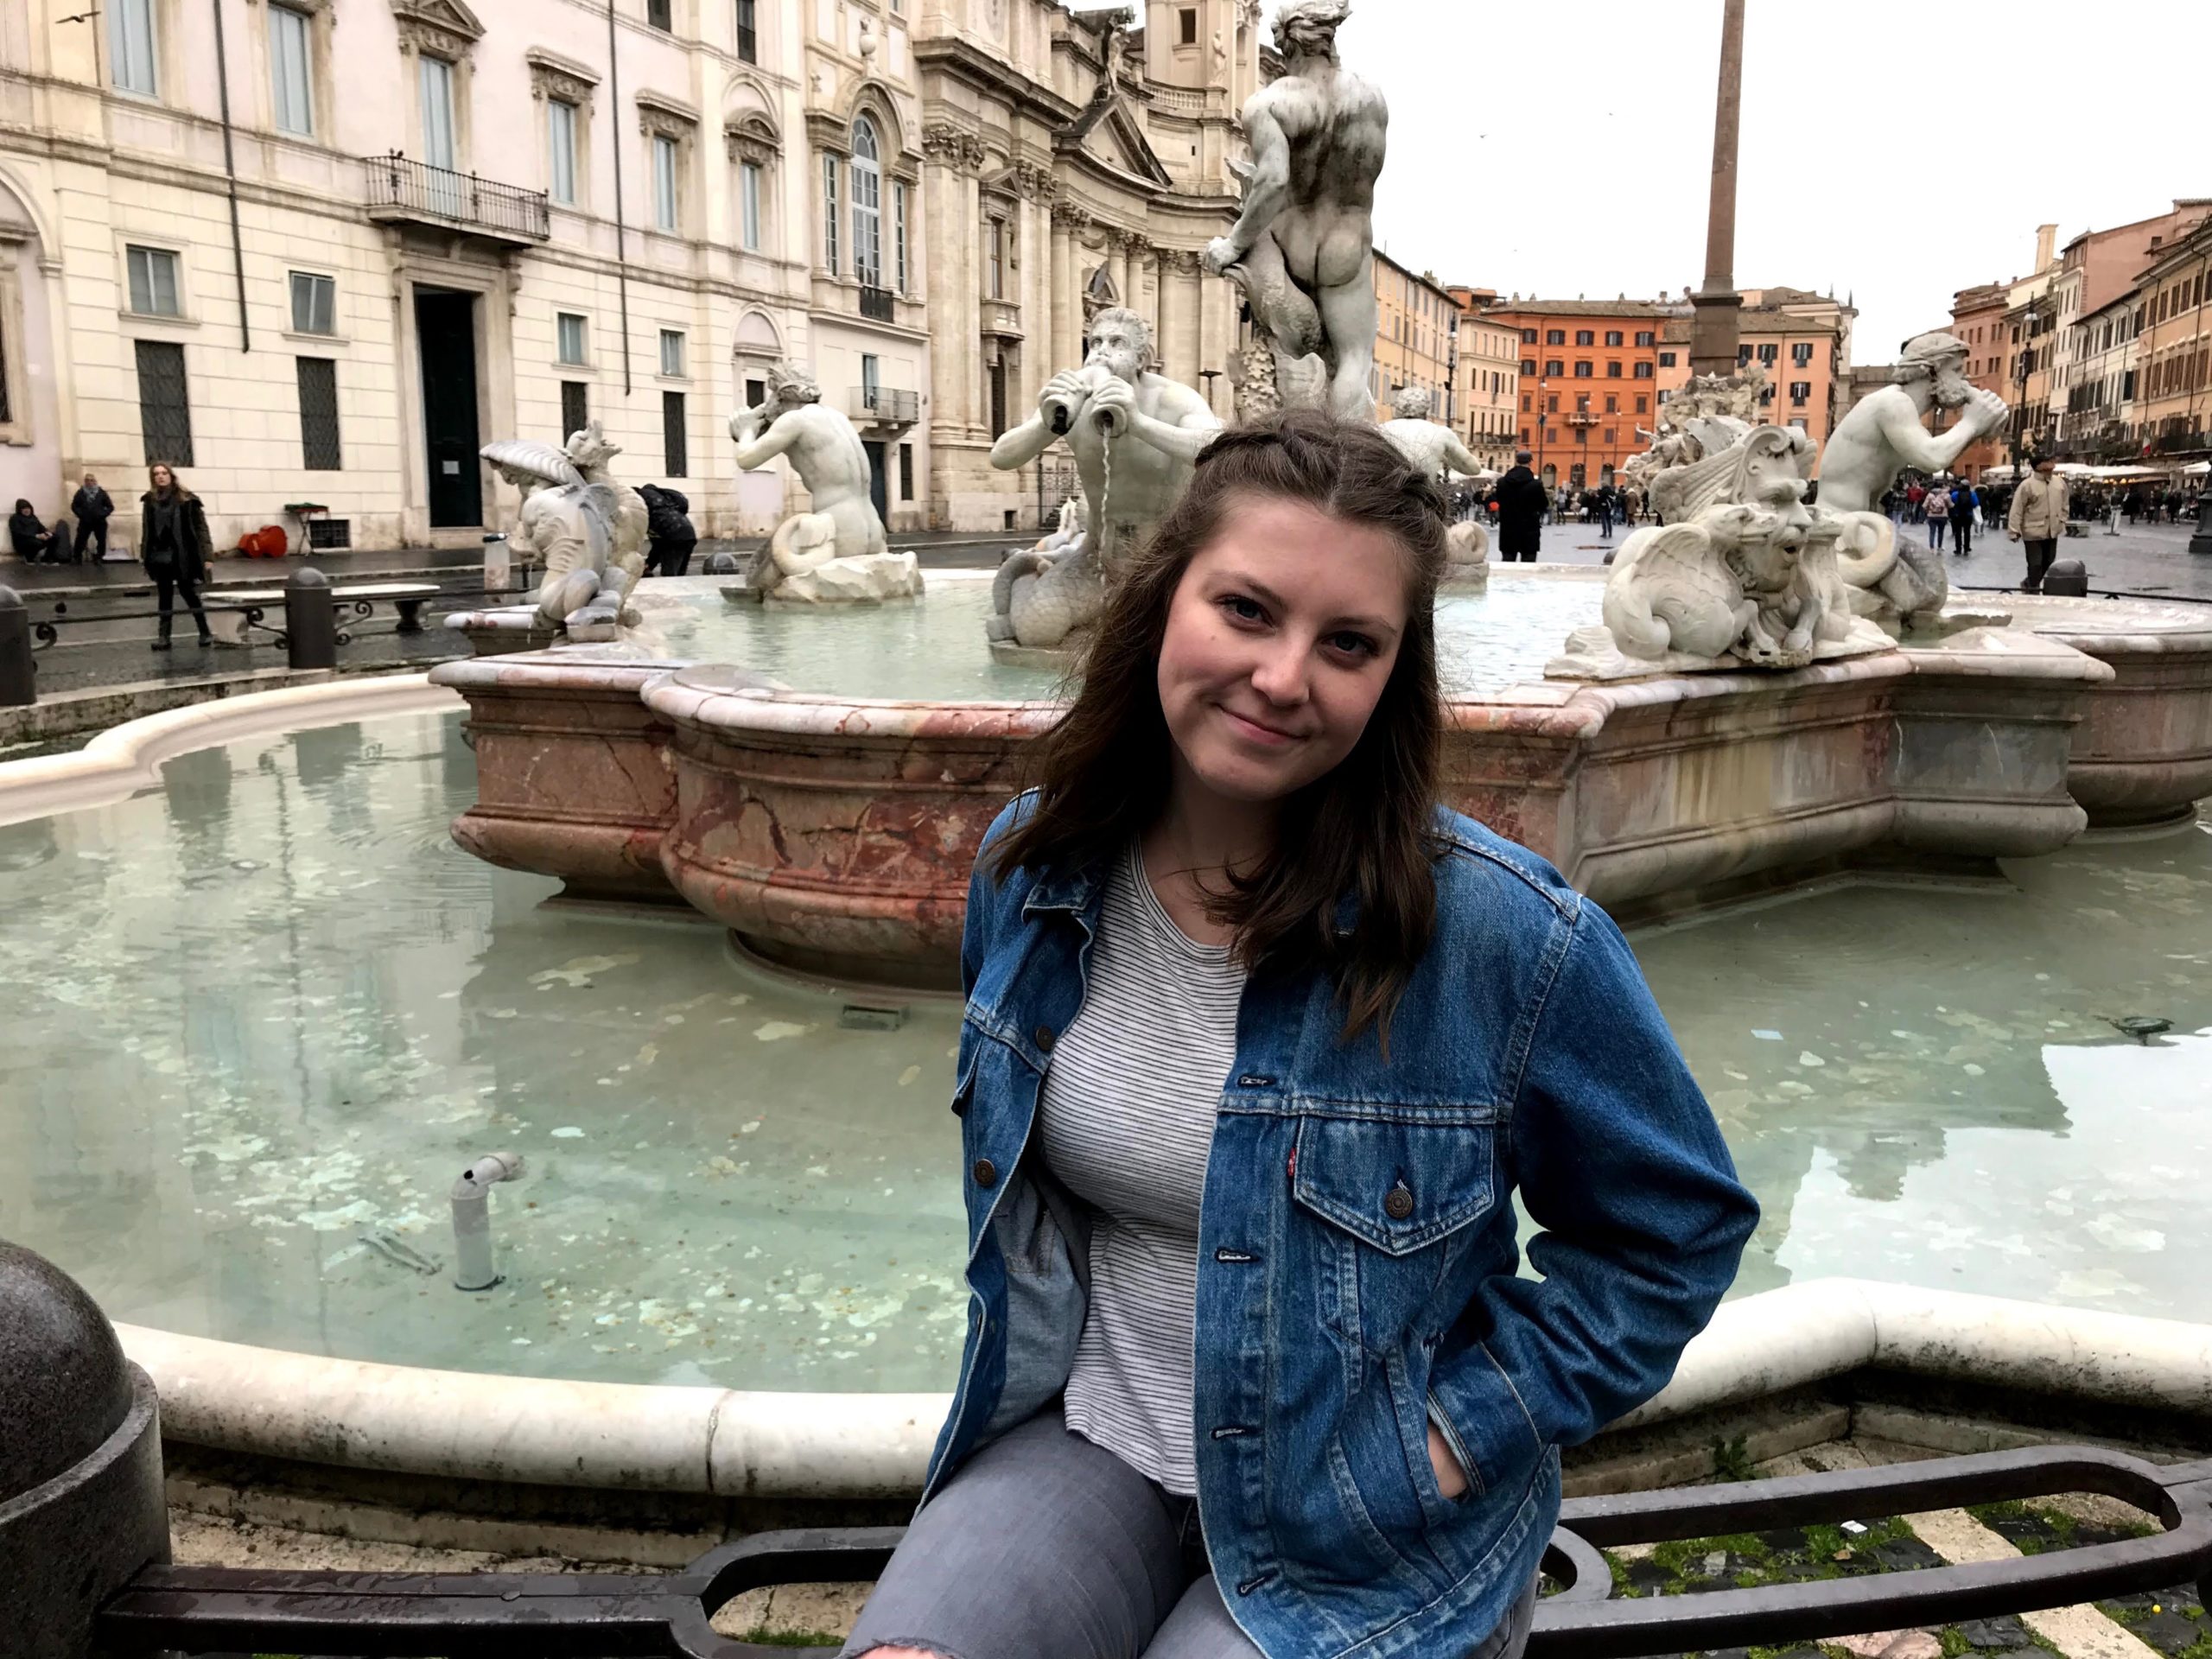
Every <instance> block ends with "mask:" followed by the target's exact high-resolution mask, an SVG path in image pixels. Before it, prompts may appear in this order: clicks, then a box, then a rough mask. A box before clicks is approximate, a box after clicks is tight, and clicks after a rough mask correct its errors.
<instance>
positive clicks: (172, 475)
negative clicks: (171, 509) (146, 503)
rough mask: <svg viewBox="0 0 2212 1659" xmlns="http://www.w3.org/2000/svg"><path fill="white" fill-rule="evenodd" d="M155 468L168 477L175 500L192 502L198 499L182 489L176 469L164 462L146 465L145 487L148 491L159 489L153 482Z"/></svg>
mask: <svg viewBox="0 0 2212 1659" xmlns="http://www.w3.org/2000/svg"><path fill="white" fill-rule="evenodd" d="M156 467H159V468H160V469H161V470H162V472H165V473H167V474H168V475H169V487H170V488H171V489H173V490H175V492H176V499H178V500H180V501H193V500H197V499H199V498H198V497H196V496H194V494H193V493H192V492H191V491H190V490H188V489H186V488H185V487H184V480H183V479H182V478H181V477H180V476H179V475H178V474H177V470H176V468H175V467H172V466H170V465H169V464H168V462H167V461H148V462H147V463H146V487H147V488H148V489H149V490H154V489H159V488H160V487H161V486H159V485H157V484H156V483H155V482H154V471H155V469H156Z"/></svg>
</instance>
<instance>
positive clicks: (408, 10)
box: [391, 0, 484, 52]
mask: <svg viewBox="0 0 2212 1659" xmlns="http://www.w3.org/2000/svg"><path fill="white" fill-rule="evenodd" d="M391 11H392V16H395V17H397V19H398V20H399V32H400V36H401V38H402V39H410V38H411V39H412V40H413V41H415V43H416V45H417V46H430V47H434V48H443V49H446V50H448V51H454V52H462V51H466V50H467V48H469V47H471V46H473V45H474V44H475V43H476V42H477V41H480V40H482V39H483V38H484V25H483V24H482V23H481V22H479V21H478V20H477V16H476V14H475V13H474V12H473V11H471V10H469V9H468V8H467V6H466V5H463V4H462V3H461V0H391Z"/></svg>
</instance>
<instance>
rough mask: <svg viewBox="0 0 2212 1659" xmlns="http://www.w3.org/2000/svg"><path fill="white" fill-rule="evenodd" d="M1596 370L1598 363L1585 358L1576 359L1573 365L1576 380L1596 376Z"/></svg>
mask: <svg viewBox="0 0 2212 1659" xmlns="http://www.w3.org/2000/svg"><path fill="white" fill-rule="evenodd" d="M1597 372H1598V365H1596V364H1594V363H1592V362H1591V361H1590V359H1587V358H1582V359H1578V360H1577V361H1576V363H1575V365H1574V378H1576V379H1578V380H1589V379H1592V378H1595V377H1596V375H1597Z"/></svg>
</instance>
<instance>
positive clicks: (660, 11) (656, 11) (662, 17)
mask: <svg viewBox="0 0 2212 1659" xmlns="http://www.w3.org/2000/svg"><path fill="white" fill-rule="evenodd" d="M671 3H672V0H645V22H647V23H648V24H650V25H651V26H652V27H653V28H655V29H659V30H661V31H662V32H663V33H672V32H673V31H674V30H675V28H676V20H675V19H674V18H673V17H671V16H670V15H669V11H670V7H671Z"/></svg>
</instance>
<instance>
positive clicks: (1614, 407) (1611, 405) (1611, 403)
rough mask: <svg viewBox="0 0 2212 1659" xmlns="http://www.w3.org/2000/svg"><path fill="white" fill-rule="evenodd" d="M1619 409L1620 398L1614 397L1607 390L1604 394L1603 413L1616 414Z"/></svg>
mask: <svg viewBox="0 0 2212 1659" xmlns="http://www.w3.org/2000/svg"><path fill="white" fill-rule="evenodd" d="M1620 410H1621V400H1620V399H1619V398H1618V397H1614V396H1613V394H1612V393H1611V392H1610V391H1609V392H1607V393H1606V394H1605V413H1606V414H1608V415H1618V414H1619V413H1620Z"/></svg>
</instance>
